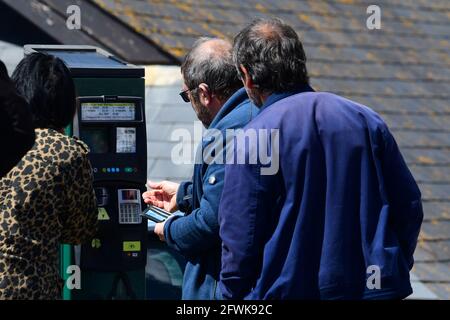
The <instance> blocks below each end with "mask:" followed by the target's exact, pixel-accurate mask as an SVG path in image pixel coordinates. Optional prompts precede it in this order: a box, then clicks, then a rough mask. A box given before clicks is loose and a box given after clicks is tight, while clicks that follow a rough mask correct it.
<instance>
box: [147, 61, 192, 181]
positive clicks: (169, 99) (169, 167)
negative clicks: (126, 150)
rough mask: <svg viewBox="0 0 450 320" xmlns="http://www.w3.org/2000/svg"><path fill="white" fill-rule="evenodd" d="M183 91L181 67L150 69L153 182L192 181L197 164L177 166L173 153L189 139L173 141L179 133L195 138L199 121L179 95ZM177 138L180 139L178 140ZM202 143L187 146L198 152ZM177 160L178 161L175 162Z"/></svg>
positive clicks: (149, 135) (149, 137)
mask: <svg viewBox="0 0 450 320" xmlns="http://www.w3.org/2000/svg"><path fill="white" fill-rule="evenodd" d="M181 87H182V80H181V74H180V68H179V67H178V66H151V67H147V68H146V97H145V98H146V101H145V114H146V117H147V149H148V151H147V154H148V171H147V172H148V178H149V179H151V180H171V181H177V182H179V181H182V180H185V179H190V178H191V176H192V172H193V164H192V163H188V164H177V163H175V162H174V159H173V158H172V157H171V154H172V151H173V150H174V148H176V146H177V145H178V144H179V143H181V142H186V141H185V139H176V140H175V141H174V139H171V137H172V134H176V130H177V129H178V130H179V129H185V130H187V131H186V133H188V132H189V134H190V135H191V137H192V138H194V121H196V120H197V118H196V116H195V112H194V111H193V109H192V107H191V104H190V103H185V102H184V101H183V100H182V99H181V97H180V96H179V93H180V91H181ZM174 138H176V137H174ZM197 143H198V139H197V140H196V141H190V142H187V143H186V147H187V149H186V150H189V148H190V150H191V151H192V152H194V150H195V147H196V145H197ZM175 160H176V159H175Z"/></svg>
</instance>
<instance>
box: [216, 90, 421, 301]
mask: <svg viewBox="0 0 450 320" xmlns="http://www.w3.org/2000/svg"><path fill="white" fill-rule="evenodd" d="M312 91H313V90H312V89H311V88H310V87H309V86H305V87H303V88H301V89H299V90H298V91H297V92H296V93H288V94H273V95H271V96H270V97H269V99H268V100H267V101H266V103H265V104H264V105H263V107H262V109H261V111H260V113H259V114H258V116H257V117H256V118H255V119H254V120H253V121H252V122H250V123H249V124H248V125H247V126H246V128H245V129H278V130H279V158H278V159H279V170H278V171H277V173H276V174H273V175H261V168H262V167H264V165H263V164H261V163H257V164H254V165H252V164H247V165H244V164H237V165H227V166H226V169H225V185H224V189H223V193H222V198H221V203H220V209H219V222H220V236H221V238H222V241H223V253H222V271H221V280H220V288H221V291H222V294H223V298H228V299H242V298H246V299H370V298H403V297H405V296H407V295H409V294H410V293H411V292H412V290H411V285H410V281H409V271H410V269H411V268H412V266H413V252H414V250H415V246H416V243H417V237H418V233H419V229H420V225H421V222H422V217H423V212H422V205H421V195H420V191H419V189H418V187H417V185H416V183H415V181H414V179H413V177H412V175H411V173H410V171H409V170H408V168H407V166H406V164H405V162H404V160H403V157H402V155H401V154H400V151H399V149H398V147H397V144H396V142H395V140H394V138H393V136H392V135H391V133H390V132H389V130H388V128H387V126H386V124H385V123H384V122H383V120H382V119H381V118H380V117H379V116H378V115H377V114H376V113H375V112H373V111H372V110H371V109H369V108H367V107H365V106H363V105H360V104H358V103H355V102H353V101H350V100H347V99H344V98H342V97H339V96H336V95H334V94H330V93H316V92H312ZM254 147H255V146H254V145H253V148H254ZM251 148H252V147H250V150H251ZM274 150H275V149H273V150H272V156H274V155H275V151H274ZM237 152H238V153H242V152H244V153H245V154H248V153H249V152H250V151H249V149H248V148H244V147H242V145H241V146H240V147H239V146H238V147H237ZM274 159H275V158H273V157H272V162H274ZM374 266H375V267H374ZM377 268H379V269H378V270H379V271H380V272H379V273H378V272H377ZM377 275H379V278H378V279H380V280H381V281H380V286H379V289H378V288H377V287H376V283H377V282H376V281H375V280H374V279H375V278H373V277H372V276H375V277H376V276H377ZM374 285H375V288H374Z"/></svg>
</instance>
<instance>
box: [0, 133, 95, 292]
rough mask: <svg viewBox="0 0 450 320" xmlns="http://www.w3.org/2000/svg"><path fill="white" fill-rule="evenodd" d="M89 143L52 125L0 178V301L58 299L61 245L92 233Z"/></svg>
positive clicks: (93, 231)
mask: <svg viewBox="0 0 450 320" xmlns="http://www.w3.org/2000/svg"><path fill="white" fill-rule="evenodd" d="M87 153H88V147H87V146H86V145H85V144H84V143H83V142H81V141H79V140H76V139H74V138H70V137H67V136H64V135H63V134H61V133H59V132H57V131H55V130H52V129H36V142H35V144H34V146H33V148H32V149H31V150H30V151H28V153H27V154H26V155H25V156H24V157H23V158H22V160H21V161H20V162H19V163H18V164H17V165H16V166H15V167H14V168H13V169H11V171H10V172H8V174H7V175H6V176H5V177H3V178H2V179H1V180H0V299H59V298H60V296H61V289H62V280H61V279H60V276H59V249H60V244H61V243H70V244H80V243H82V242H85V241H87V240H89V239H90V238H91V237H92V236H93V235H94V234H95V231H96V223H97V208H96V199H95V193H94V190H93V177H92V170H91V166H90V163H89V160H88V159H87Z"/></svg>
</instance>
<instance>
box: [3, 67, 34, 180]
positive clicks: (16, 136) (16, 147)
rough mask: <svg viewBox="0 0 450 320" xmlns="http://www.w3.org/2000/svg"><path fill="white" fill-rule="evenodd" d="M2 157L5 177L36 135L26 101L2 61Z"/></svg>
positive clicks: (32, 142)
mask: <svg viewBox="0 0 450 320" xmlns="http://www.w3.org/2000/svg"><path fill="white" fill-rule="evenodd" d="M0 139H1V143H2V145H1V147H2V149H3V150H4V152H2V156H1V157H0V178H1V177H3V176H4V175H5V174H6V173H7V172H8V171H9V170H11V168H12V167H13V166H15V165H16V164H17V162H18V161H19V160H20V159H21V158H22V156H23V155H24V154H25V153H26V152H27V151H28V150H29V149H30V148H31V147H32V146H33V144H34V139H35V134H34V128H33V125H32V122H31V115H30V111H29V109H28V105H27V103H26V102H25V100H24V99H23V98H22V97H21V96H20V95H19V94H18V93H17V91H16V89H15V87H14V84H13V82H12V81H11V79H10V78H9V76H8V72H7V69H6V67H5V65H4V64H3V62H1V61H0Z"/></svg>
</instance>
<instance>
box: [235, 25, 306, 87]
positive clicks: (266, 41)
mask: <svg viewBox="0 0 450 320" xmlns="http://www.w3.org/2000/svg"><path fill="white" fill-rule="evenodd" d="M233 61H234V63H235V66H236V67H237V68H238V70H239V72H240V73H241V76H242V72H241V71H240V65H243V66H244V67H245V68H246V69H247V71H248V73H249V75H250V77H251V79H252V81H253V83H254V84H255V85H257V87H258V90H259V91H261V92H269V93H270V92H289V91H293V90H295V88H296V87H298V86H300V85H304V84H308V83H309V78H308V72H307V70H306V54H305V51H304V50H303V45H302V43H301V41H300V39H299V37H298V35H297V33H296V32H295V30H294V29H293V28H292V27H291V26H289V25H287V24H285V23H284V22H283V21H282V20H280V19H277V18H272V19H256V20H254V21H253V22H252V23H250V24H249V25H248V26H247V27H245V28H244V29H243V30H242V31H240V32H239V33H238V34H237V35H236V36H235V38H234V44H233Z"/></svg>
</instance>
